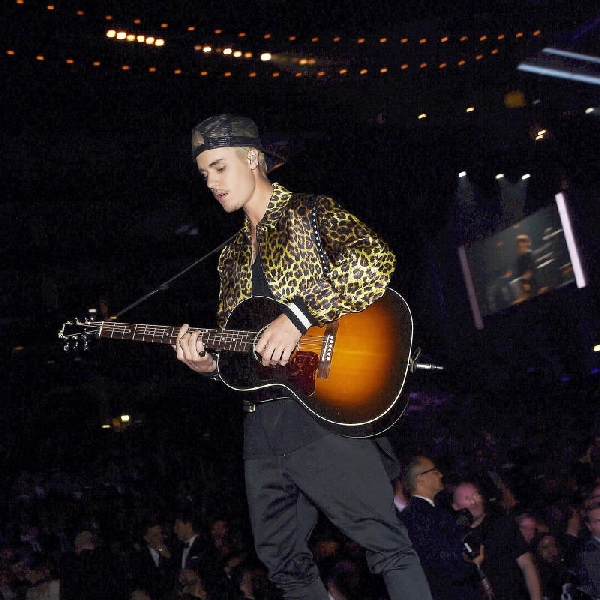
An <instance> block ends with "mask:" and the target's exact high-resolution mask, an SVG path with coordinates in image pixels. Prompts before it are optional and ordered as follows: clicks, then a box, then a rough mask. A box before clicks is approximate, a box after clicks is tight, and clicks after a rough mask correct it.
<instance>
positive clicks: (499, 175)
mask: <svg viewBox="0 0 600 600" xmlns="http://www.w3.org/2000/svg"><path fill="white" fill-rule="evenodd" d="M496 179H504V173H498V175H496Z"/></svg>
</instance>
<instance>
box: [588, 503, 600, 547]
mask: <svg viewBox="0 0 600 600" xmlns="http://www.w3.org/2000/svg"><path fill="white" fill-rule="evenodd" d="M586 524H587V528H588V529H589V530H590V533H591V534H592V535H593V536H594V537H595V538H596V539H599V540H600V508H594V509H593V510H589V511H588V512H587V519H586Z"/></svg>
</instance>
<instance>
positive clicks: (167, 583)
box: [131, 518, 175, 600]
mask: <svg viewBox="0 0 600 600" xmlns="http://www.w3.org/2000/svg"><path fill="white" fill-rule="evenodd" d="M165 538H166V536H165V534H164V532H163V528H162V525H161V524H160V522H159V521H158V520H156V519H152V518H150V519H147V520H146V521H145V522H144V523H143V524H142V540H143V542H144V543H143V545H142V546H141V548H140V550H139V551H138V552H137V553H136V554H135V555H133V557H132V561H131V578H132V584H133V589H134V590H140V591H144V592H146V593H147V594H148V595H149V596H150V597H151V598H153V599H155V600H161V599H166V598H167V597H169V596H170V595H171V594H172V593H173V590H174V589H175V570H174V565H173V561H172V558H171V552H170V551H169V548H168V546H167V545H166V543H165Z"/></svg>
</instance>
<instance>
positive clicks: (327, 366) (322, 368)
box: [317, 321, 340, 379]
mask: <svg viewBox="0 0 600 600" xmlns="http://www.w3.org/2000/svg"><path fill="white" fill-rule="evenodd" d="M339 325H340V322H339V321H333V322H332V323H329V324H328V325H327V327H326V328H325V336H324V338H325V339H324V341H323V347H322V348H321V356H319V368H318V369H317V378H318V379H327V378H328V377H329V371H330V370H331V359H332V358H333V347H334V346H335V336H336V334H337V330H338V327H339Z"/></svg>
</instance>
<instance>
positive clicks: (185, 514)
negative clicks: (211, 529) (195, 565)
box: [173, 508, 203, 533]
mask: <svg viewBox="0 0 600 600" xmlns="http://www.w3.org/2000/svg"><path fill="white" fill-rule="evenodd" d="M177 520H179V521H181V522H182V523H191V524H192V529H193V530H194V532H195V533H201V531H202V527H203V522H202V519H201V518H200V516H199V515H198V513H197V512H196V511H195V510H193V509H189V508H185V509H181V510H179V511H177V512H176V513H175V514H174V515H173V521H177Z"/></svg>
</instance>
